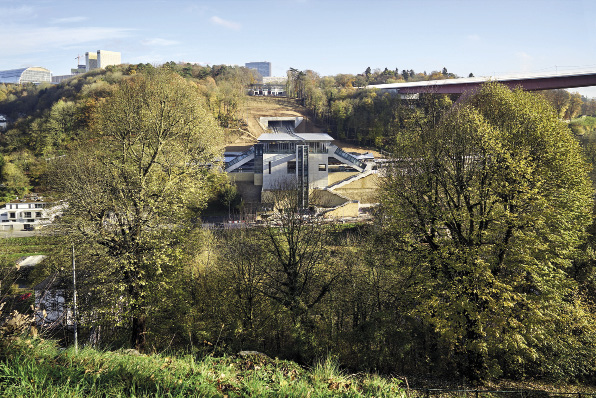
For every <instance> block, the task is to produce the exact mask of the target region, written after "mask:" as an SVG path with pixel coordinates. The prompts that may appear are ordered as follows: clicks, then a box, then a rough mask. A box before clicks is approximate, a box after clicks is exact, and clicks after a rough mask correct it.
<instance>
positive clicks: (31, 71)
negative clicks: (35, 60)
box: [0, 67, 52, 84]
mask: <svg viewBox="0 0 596 398" xmlns="http://www.w3.org/2000/svg"><path fill="white" fill-rule="evenodd" d="M51 81H52V72H50V71H49V70H48V69H46V68H40V67H32V68H22V69H11V70H3V71H0V83H9V84H24V83H34V84H39V83H44V82H48V83H50V82H51Z"/></svg>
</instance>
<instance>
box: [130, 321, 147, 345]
mask: <svg viewBox="0 0 596 398" xmlns="http://www.w3.org/2000/svg"><path fill="white" fill-rule="evenodd" d="M146 332H147V319H146V317H145V315H139V316H134V317H133V318H132V333H131V336H130V344H131V345H132V346H133V347H134V348H135V349H136V350H137V351H139V352H140V353H142V352H144V351H145V342H146V341H145V335H146Z"/></svg>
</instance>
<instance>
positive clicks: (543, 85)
mask: <svg viewBox="0 0 596 398" xmlns="http://www.w3.org/2000/svg"><path fill="white" fill-rule="evenodd" d="M487 81H497V82H499V83H501V84H504V85H506V86H508V87H510V88H517V87H521V88H522V89H524V90H527V91H535V90H553V89H559V88H575V87H588V86H596V71H587V72H572V73H571V72H570V73H564V72H560V73H543V74H525V75H515V76H513V75H512V76H501V77H467V78H461V79H445V80H427V81H420V82H411V83H390V84H375V85H370V86H367V87H366V88H377V89H381V90H384V91H388V92H392V93H395V94H418V93H433V94H462V93H469V92H473V91H475V90H476V89H477V88H478V87H479V86H480V85H481V84H483V83H485V82H487Z"/></svg>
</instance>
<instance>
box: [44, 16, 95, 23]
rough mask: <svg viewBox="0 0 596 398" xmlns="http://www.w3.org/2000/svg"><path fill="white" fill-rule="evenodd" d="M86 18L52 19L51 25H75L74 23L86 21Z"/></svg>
mask: <svg viewBox="0 0 596 398" xmlns="http://www.w3.org/2000/svg"><path fill="white" fill-rule="evenodd" d="M88 19H89V18H87V17H68V18H55V19H52V23H53V24H69V23H76V22H83V21H86V20H88Z"/></svg>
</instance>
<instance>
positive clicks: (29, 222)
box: [0, 194, 56, 231]
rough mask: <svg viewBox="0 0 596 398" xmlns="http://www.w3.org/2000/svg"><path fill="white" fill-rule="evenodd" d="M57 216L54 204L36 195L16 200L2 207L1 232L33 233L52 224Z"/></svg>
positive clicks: (0, 213) (0, 208) (0, 212)
mask: <svg viewBox="0 0 596 398" xmlns="http://www.w3.org/2000/svg"><path fill="white" fill-rule="evenodd" d="M55 216H56V208H55V206H54V204H53V203H49V202H46V201H45V200H44V199H43V198H42V197H41V196H39V195H36V194H30V195H27V196H26V197H25V198H23V199H15V200H12V201H10V202H8V203H6V204H5V205H4V206H2V207H0V231H23V230H25V231H33V230H34V229H37V228H39V227H41V226H44V225H47V224H49V223H51V222H52V221H53V219H54V217H55Z"/></svg>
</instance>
